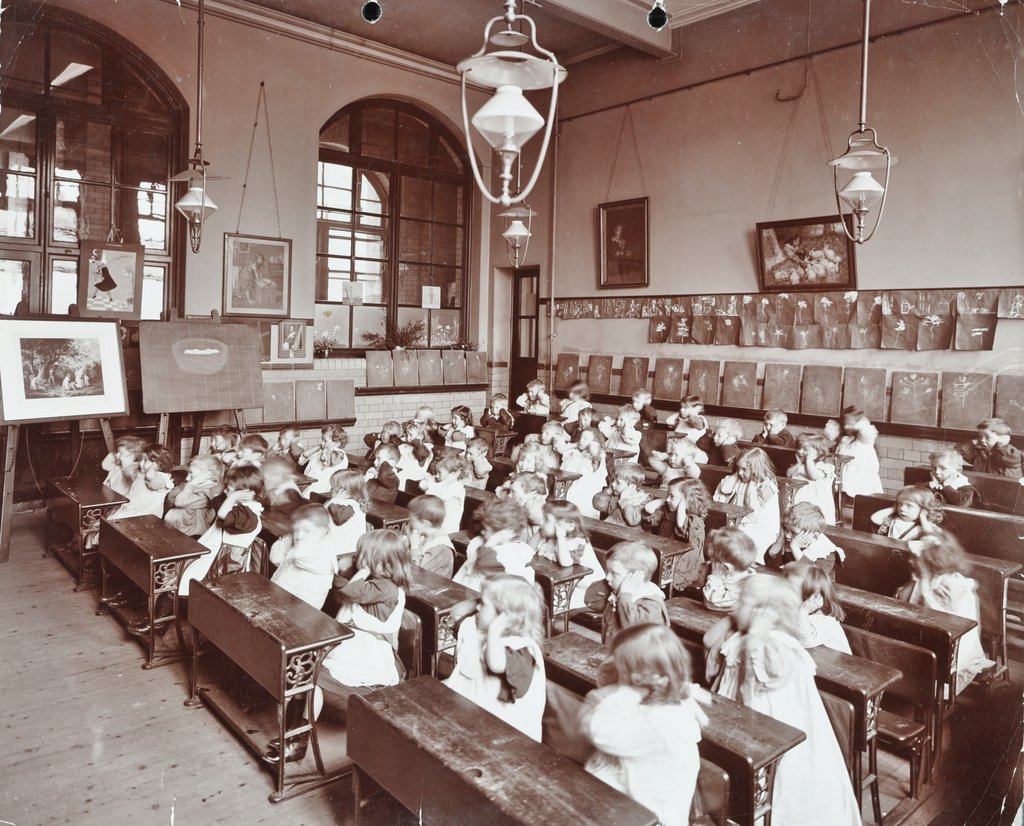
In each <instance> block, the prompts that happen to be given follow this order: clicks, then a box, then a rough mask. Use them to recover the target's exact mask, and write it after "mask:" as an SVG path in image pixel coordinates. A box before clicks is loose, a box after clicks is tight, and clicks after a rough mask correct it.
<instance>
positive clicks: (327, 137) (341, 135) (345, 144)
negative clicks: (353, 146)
mask: <svg viewBox="0 0 1024 826" xmlns="http://www.w3.org/2000/svg"><path fill="white" fill-rule="evenodd" d="M349 129H351V122H350V118H349V116H348V115H345V116H343V117H340V118H338V119H337V120H336V121H335V122H334V123H332V124H331V125H330V126H328V127H327V128H326V129H324V130H323V131H321V132H320V145H321V146H325V147H328V148H329V149H340V150H341V151H342V152H348V150H349V142H350V141H349Z"/></svg>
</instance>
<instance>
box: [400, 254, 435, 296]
mask: <svg viewBox="0 0 1024 826" xmlns="http://www.w3.org/2000/svg"><path fill="white" fill-rule="evenodd" d="M430 283H431V282H430V268H429V267H427V266H425V265H422V264H404V263H403V264H399V265H398V303H399V304H405V305H407V306H410V307H419V306H420V305H421V304H422V303H423V291H422V289H421V288H422V287H423V286H424V285H427V284H430Z"/></svg>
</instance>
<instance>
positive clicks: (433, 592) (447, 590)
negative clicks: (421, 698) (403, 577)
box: [405, 565, 480, 674]
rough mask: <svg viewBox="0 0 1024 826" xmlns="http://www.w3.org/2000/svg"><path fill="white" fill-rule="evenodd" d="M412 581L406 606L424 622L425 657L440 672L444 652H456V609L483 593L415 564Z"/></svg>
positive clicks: (434, 671) (430, 667) (429, 668)
mask: <svg viewBox="0 0 1024 826" xmlns="http://www.w3.org/2000/svg"><path fill="white" fill-rule="evenodd" d="M409 570H410V571H411V574H412V576H411V580H410V582H409V588H408V590H407V591H406V594H405V600H406V603H405V604H406V608H408V609H409V610H410V611H412V612H413V613H414V614H416V616H418V617H419V618H420V620H421V621H422V622H423V656H424V659H426V660H427V663H426V668H425V669H424V670H426V671H428V672H429V673H430V674H437V661H438V659H439V658H440V655H441V653H442V652H444V651H451V652H452V654H453V655H454V653H455V642H456V637H455V629H454V628H453V627H452V617H451V610H452V608H453V607H454V606H455V605H457V604H458V603H460V602H464V601H466V600H473V599H477V598H478V597H479V596H480V594H478V593H477V592H476V591H474V590H473V589H472V588H466V587H464V586H462V585H458V584H457V583H455V582H452V581H451V580H450V579H447V578H446V577H443V576H441V575H440V574H435V573H434V572H433V571H428V570H427V569H426V568H421V567H420V566H419V565H411V566H410V568H409Z"/></svg>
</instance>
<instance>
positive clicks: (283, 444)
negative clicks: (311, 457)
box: [266, 424, 302, 464]
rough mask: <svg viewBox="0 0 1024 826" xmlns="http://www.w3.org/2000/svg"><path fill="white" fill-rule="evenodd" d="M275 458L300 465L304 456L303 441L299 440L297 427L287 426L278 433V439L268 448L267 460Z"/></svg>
mask: <svg viewBox="0 0 1024 826" xmlns="http://www.w3.org/2000/svg"><path fill="white" fill-rule="evenodd" d="M275 456H281V457H284V458H285V459H288V460H289V461H291V462H294V463H296V464H298V461H299V458H300V457H301V456H302V439H301V438H299V428H298V426H297V425H294V424H289V425H285V426H284V427H282V428H281V429H280V430H279V431H278V433H277V438H276V439H275V440H274V442H273V444H271V445H270V446H269V447H268V448H267V454H266V458H268V459H271V458H274V457H275Z"/></svg>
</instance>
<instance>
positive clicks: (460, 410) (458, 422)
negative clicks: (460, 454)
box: [439, 404, 476, 450]
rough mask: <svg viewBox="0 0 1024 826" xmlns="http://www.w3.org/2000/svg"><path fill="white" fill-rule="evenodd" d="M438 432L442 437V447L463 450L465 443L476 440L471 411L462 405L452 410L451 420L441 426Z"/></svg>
mask: <svg viewBox="0 0 1024 826" xmlns="http://www.w3.org/2000/svg"><path fill="white" fill-rule="evenodd" d="M439 432H440V433H441V435H443V436H444V446H445V447H451V448H454V449H455V450H465V449H466V443H467V442H469V440H470V439H473V438H476V430H474V429H473V411H472V410H470V409H469V408H468V407H466V405H464V404H457V405H455V407H453V408H452V420H451V422H449V423H448V424H443V425H441V427H440V429H439Z"/></svg>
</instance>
